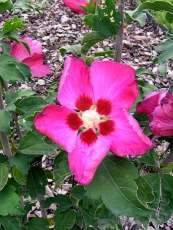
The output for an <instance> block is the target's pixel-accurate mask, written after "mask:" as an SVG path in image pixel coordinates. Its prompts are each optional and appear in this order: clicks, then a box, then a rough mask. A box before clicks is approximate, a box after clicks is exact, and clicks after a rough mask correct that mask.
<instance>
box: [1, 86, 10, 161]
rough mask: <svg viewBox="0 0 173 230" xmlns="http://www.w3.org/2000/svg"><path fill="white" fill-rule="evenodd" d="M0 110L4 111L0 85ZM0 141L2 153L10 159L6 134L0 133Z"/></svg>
mask: <svg viewBox="0 0 173 230" xmlns="http://www.w3.org/2000/svg"><path fill="white" fill-rule="evenodd" d="M0 109H4V102H3V89H2V86H1V84H0ZM0 139H1V142H2V147H3V153H4V154H5V155H6V156H7V157H11V156H12V152H11V148H10V143H9V139H8V136H7V134H6V133H4V132H0Z"/></svg>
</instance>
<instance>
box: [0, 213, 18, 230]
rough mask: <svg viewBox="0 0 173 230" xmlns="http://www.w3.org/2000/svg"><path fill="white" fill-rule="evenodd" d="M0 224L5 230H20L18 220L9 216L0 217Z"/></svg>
mask: <svg viewBox="0 0 173 230" xmlns="http://www.w3.org/2000/svg"><path fill="white" fill-rule="evenodd" d="M0 224H2V226H3V227H4V228H5V230H19V229H21V224H20V222H19V219H18V218H16V217H11V216H0Z"/></svg>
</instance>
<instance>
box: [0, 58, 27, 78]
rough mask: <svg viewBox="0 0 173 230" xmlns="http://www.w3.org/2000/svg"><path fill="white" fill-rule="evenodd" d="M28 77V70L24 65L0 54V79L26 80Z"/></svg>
mask: <svg viewBox="0 0 173 230" xmlns="http://www.w3.org/2000/svg"><path fill="white" fill-rule="evenodd" d="M30 76H31V73H30V70H29V68H28V67H27V66H26V65H24V64H22V63H20V62H18V61H17V60H16V59H15V58H13V57H11V56H9V55H7V54H0V77H1V78H2V79H3V80H4V81H21V80H27V79H28V78H29V77H30Z"/></svg>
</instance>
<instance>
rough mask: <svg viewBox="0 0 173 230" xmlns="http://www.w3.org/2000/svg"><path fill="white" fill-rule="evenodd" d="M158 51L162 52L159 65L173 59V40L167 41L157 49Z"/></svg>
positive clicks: (158, 60)
mask: <svg viewBox="0 0 173 230" xmlns="http://www.w3.org/2000/svg"><path fill="white" fill-rule="evenodd" d="M156 50H157V51H158V52H160V55H159V56H158V58H157V62H158V63H163V62H166V61H168V60H169V59H173V40H167V41H166V42H164V43H162V44H161V45H159V46H157V47H156Z"/></svg>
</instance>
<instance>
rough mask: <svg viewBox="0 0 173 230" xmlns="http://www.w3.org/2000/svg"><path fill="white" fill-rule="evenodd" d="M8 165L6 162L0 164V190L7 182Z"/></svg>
mask: <svg viewBox="0 0 173 230" xmlns="http://www.w3.org/2000/svg"><path fill="white" fill-rule="evenodd" d="M8 173H9V172H8V166H7V164H6V163H1V164H0V191H1V190H2V189H3V188H4V187H5V185H6V184H7V182H8Z"/></svg>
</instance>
